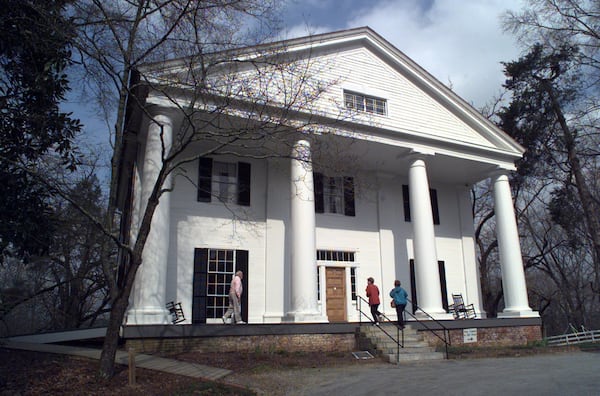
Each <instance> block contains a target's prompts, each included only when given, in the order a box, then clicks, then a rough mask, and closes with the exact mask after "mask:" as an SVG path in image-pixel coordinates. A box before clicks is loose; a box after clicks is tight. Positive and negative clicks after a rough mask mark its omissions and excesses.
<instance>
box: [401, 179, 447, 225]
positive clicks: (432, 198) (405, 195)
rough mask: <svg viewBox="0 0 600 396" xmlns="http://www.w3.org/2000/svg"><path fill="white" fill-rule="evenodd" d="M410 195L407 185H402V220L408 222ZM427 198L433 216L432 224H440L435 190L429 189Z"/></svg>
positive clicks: (409, 218) (409, 219)
mask: <svg viewBox="0 0 600 396" xmlns="http://www.w3.org/2000/svg"><path fill="white" fill-rule="evenodd" d="M409 197H410V195H409V190H408V186H407V185H406V184H403V185H402V202H403V204H404V221H407V222H410V221H411V217H410V198H409ZM429 200H430V201H431V215H432V216H433V224H440V211H439V208H438V199H437V190H436V189H433V188H430V189H429Z"/></svg>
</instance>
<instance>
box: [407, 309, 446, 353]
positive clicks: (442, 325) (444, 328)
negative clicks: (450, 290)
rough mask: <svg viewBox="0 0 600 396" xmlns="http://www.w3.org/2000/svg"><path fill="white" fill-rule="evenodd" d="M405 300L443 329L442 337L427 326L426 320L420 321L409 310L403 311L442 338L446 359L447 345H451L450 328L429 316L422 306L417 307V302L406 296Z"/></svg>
mask: <svg viewBox="0 0 600 396" xmlns="http://www.w3.org/2000/svg"><path fill="white" fill-rule="evenodd" d="M406 300H407V301H408V302H409V303H411V304H412V305H413V308H415V310H419V311H421V312H423V313H424V314H425V315H427V317H428V318H429V319H431V320H432V321H433V322H435V323H437V324H438V325H439V326H440V327H441V328H442V329H443V330H444V338H442V337H440V335H439V334H438V333H437V332H436V329H432V328H430V327H429V326H427V323H426V322H423V321H420V320H419V318H417V317H416V316H415V315H413V314H412V313H411V312H408V311H404V312H406V313H407V314H409V315H410V316H412V318H413V319H414V320H416V321H417V322H418V323H420V324H421V325H422V326H423V327H425V329H427V330H428V331H430V332H431V333H432V334H433V335H434V336H436V337H437V338H439V339H440V340H442V341H443V342H444V347H445V350H446V359H448V346H450V345H451V339H450V329H448V328H447V327H446V326H444V324H443V323H442V322H440V321H439V320H437V319H436V318H434V317H433V316H431V315H430V314H429V313H427V312H426V311H424V310H423V308H421V307H419V305H418V304H413V302H412V301H411V300H410V299H408V298H407V299H406Z"/></svg>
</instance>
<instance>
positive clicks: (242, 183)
mask: <svg viewBox="0 0 600 396" xmlns="http://www.w3.org/2000/svg"><path fill="white" fill-rule="evenodd" d="M237 203H238V205H242V206H250V164H248V163H246V162H239V163H238V196H237Z"/></svg>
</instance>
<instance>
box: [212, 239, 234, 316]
mask: <svg viewBox="0 0 600 396" xmlns="http://www.w3.org/2000/svg"><path fill="white" fill-rule="evenodd" d="M209 257H211V258H212V260H211V261H209V265H208V273H207V285H206V294H207V300H206V317H207V318H212V319H216V318H220V317H221V316H223V313H225V310H227V307H228V306H229V298H228V293H229V283H230V281H231V278H232V277H233V273H234V267H233V263H234V262H235V250H225V249H209Z"/></svg>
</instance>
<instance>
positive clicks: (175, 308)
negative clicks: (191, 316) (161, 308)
mask: <svg viewBox="0 0 600 396" xmlns="http://www.w3.org/2000/svg"><path fill="white" fill-rule="evenodd" d="M167 309H168V310H169V314H170V315H171V322H172V323H173V324H177V323H179V322H183V321H184V320H185V315H184V314H183V309H182V308H181V303H180V302H178V303H174V302H173V301H169V302H168V303H167Z"/></svg>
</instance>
